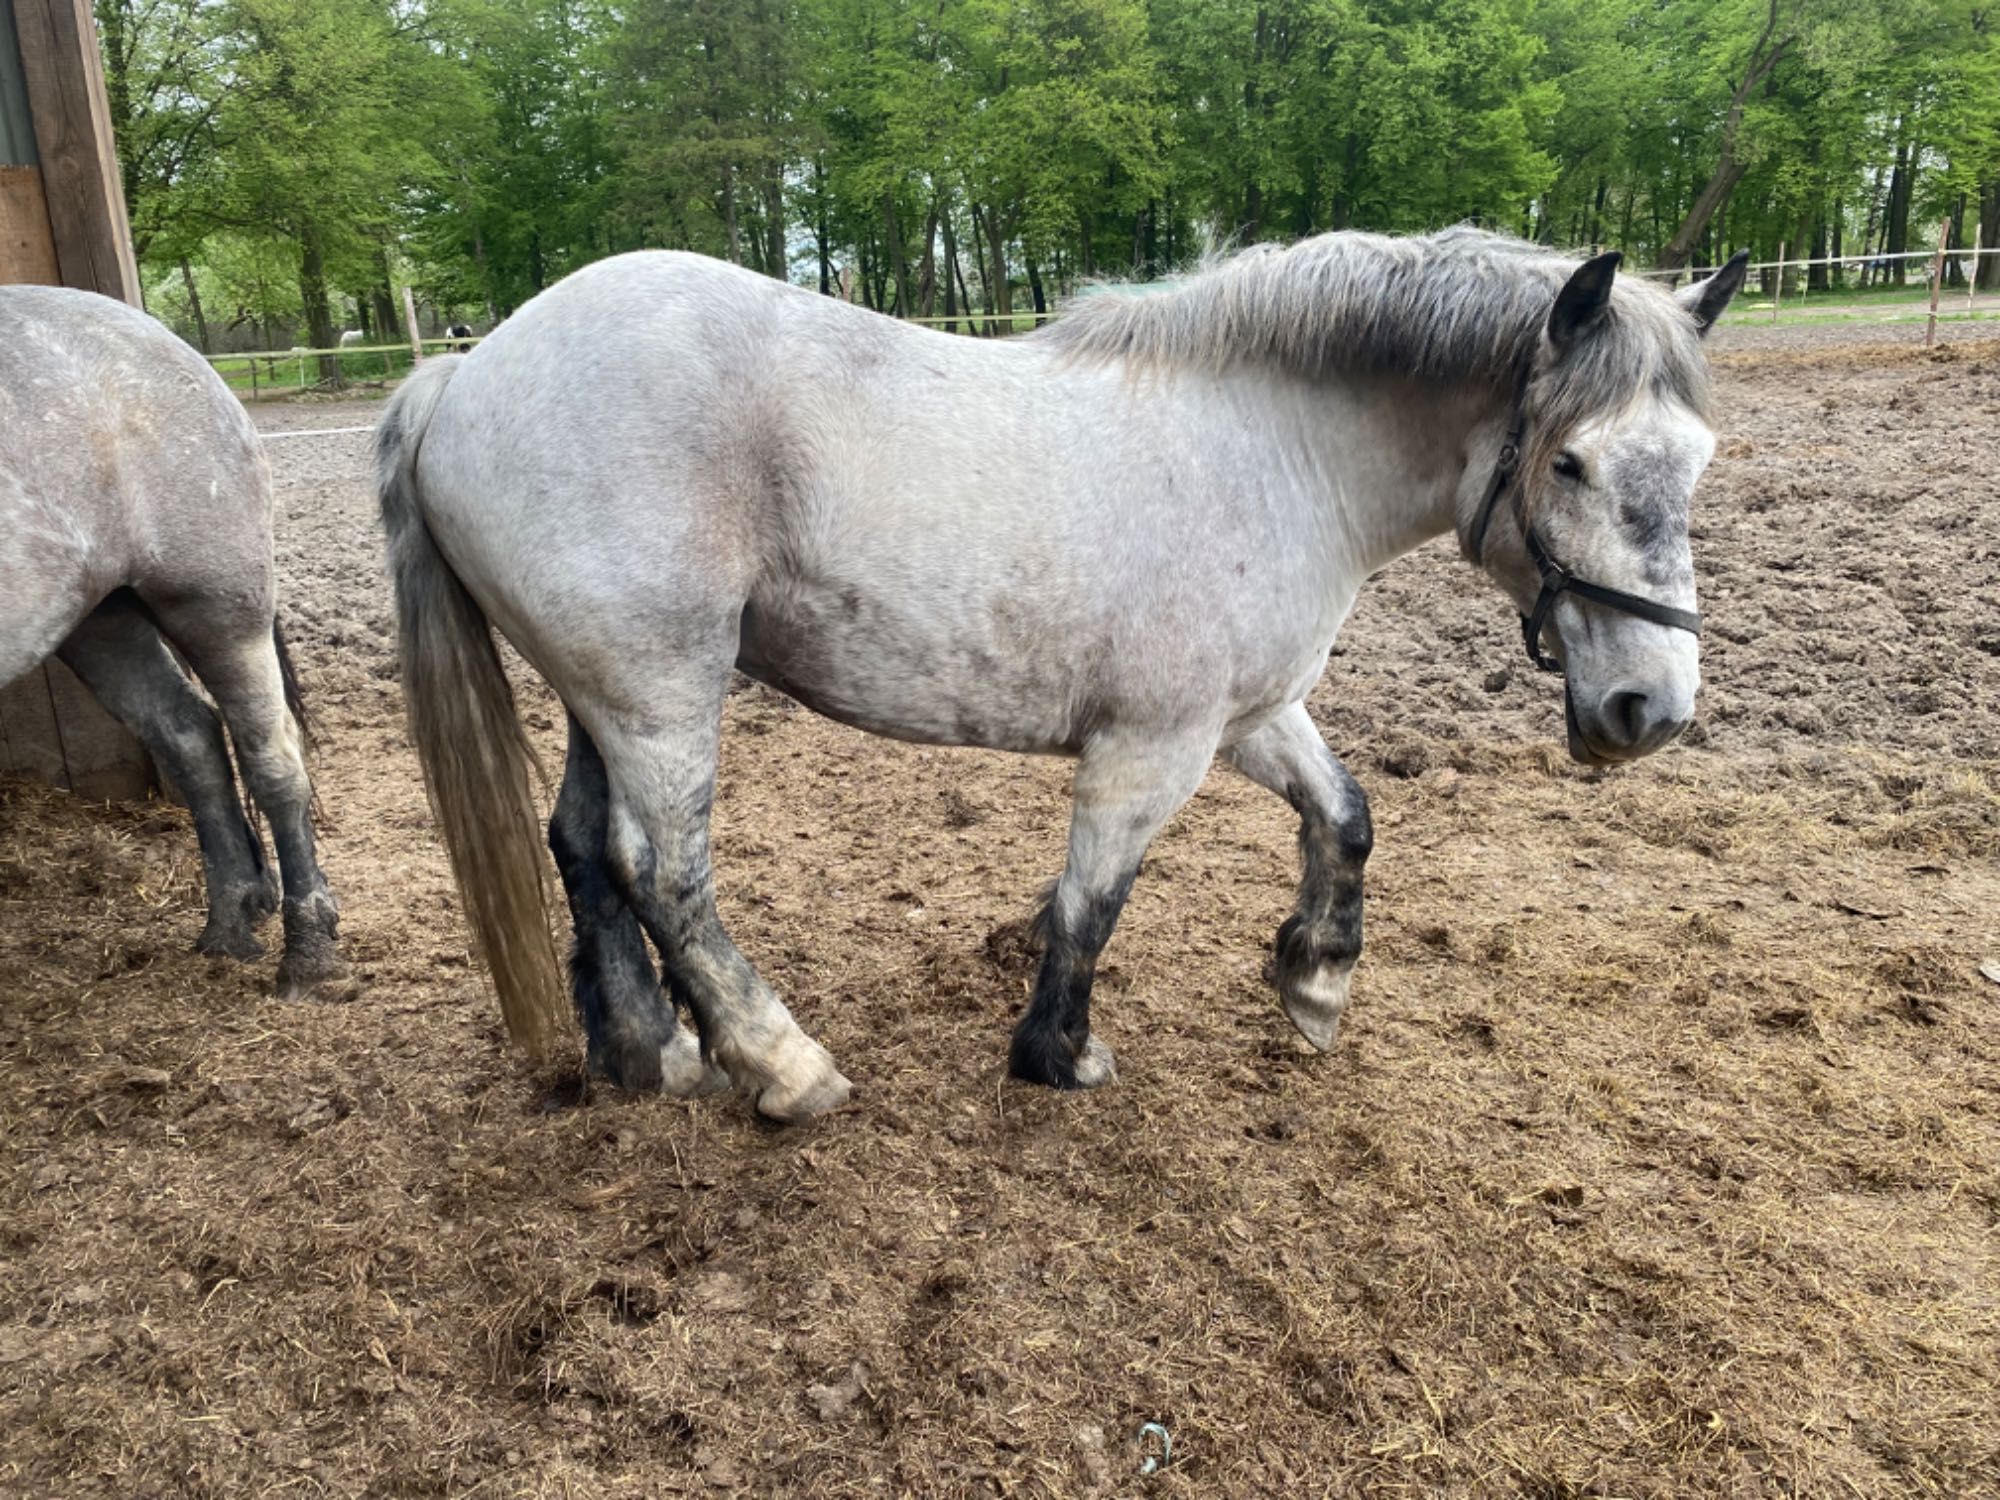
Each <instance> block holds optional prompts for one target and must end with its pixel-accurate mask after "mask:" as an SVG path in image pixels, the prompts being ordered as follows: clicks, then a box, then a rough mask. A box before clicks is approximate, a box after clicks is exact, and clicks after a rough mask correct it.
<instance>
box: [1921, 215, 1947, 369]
mask: <svg viewBox="0 0 2000 1500" xmlns="http://www.w3.org/2000/svg"><path fill="white" fill-rule="evenodd" d="M1950 240H1951V220H1949V219H1944V220H1941V221H1940V222H1939V224H1938V247H1937V257H1936V259H1934V260H1933V261H1932V262H1931V316H1930V321H1929V322H1927V323H1926V324H1925V325H1924V347H1925V348H1926V349H1928V348H1930V347H1931V345H1933V344H1935V343H1936V342H1937V310H1938V294H1939V293H1940V292H1942V291H1943V290H1944V251H1945V246H1946V245H1947V244H1948V243H1949V242H1950Z"/></svg>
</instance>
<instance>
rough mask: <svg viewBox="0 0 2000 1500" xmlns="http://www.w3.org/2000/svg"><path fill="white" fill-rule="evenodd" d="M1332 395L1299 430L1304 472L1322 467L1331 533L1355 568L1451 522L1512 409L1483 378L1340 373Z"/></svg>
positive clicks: (1372, 569)
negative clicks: (1429, 380)
mask: <svg viewBox="0 0 2000 1500" xmlns="http://www.w3.org/2000/svg"><path fill="white" fill-rule="evenodd" d="M1326 399H1327V402H1328V407H1329V419H1328V420H1324V421H1321V422H1318V423H1316V424H1310V425H1307V426H1306V427H1304V429H1303V431H1302V438H1303V441H1304V442H1305V443H1306V444H1307V445H1308V446H1309V448H1310V450H1311V451H1310V453H1309V455H1307V459H1306V464H1305V472H1309V473H1317V474H1320V475H1323V476H1324V482H1323V484H1322V486H1321V488H1322V494H1321V496H1320V497H1319V498H1320V504H1321V505H1323V506H1324V507H1325V515H1326V519H1327V525H1328V527H1329V532H1328V535H1329V538H1330V540H1331V541H1332V542H1333V543H1334V544H1335V545H1336V546H1337V547H1338V549H1339V552H1340V555H1341V557H1342V559H1343V560H1344V561H1345V562H1346V564H1347V566H1348V567H1349V568H1351V569H1352V570H1354V575H1355V576H1356V577H1357V578H1366V577H1368V576H1369V575H1371V574H1373V573H1376V572H1379V571H1380V570H1381V569H1383V568H1385V567H1387V566H1388V565H1389V564H1390V563H1392V562H1394V561H1395V560H1396V559H1397V558H1399V557H1401V556H1402V555H1403V554H1404V553H1406V552H1410V551H1413V550H1415V549H1416V548H1417V547H1420V546H1422V545H1423V544H1424V543H1425V542H1427V541H1429V540H1431V539H1432V538H1433V537H1438V536H1443V535H1444V534H1445V533H1447V532H1449V531H1451V530H1453V529H1454V528H1455V526H1456V525H1457V519H1458V515H1459V513H1460V508H1461V504H1462V497H1463V495H1464V494H1465V493H1466V492H1467V491H1468V489H1469V488H1473V487H1476V486H1477V484H1478V482H1479V481H1478V479H1477V476H1476V474H1475V471H1477V470H1480V469H1481V468H1482V466H1483V465H1485V464H1486V463H1488V462H1489V461H1490V459H1491V458H1492V457H1493V453H1492V452H1490V451H1489V450H1496V449H1497V439H1496V438H1494V434H1496V433H1497V432H1498V431H1499V430H1500V429H1501V428H1502V427H1504V425H1505V420H1506V415H1507V413H1508V411H1509V410H1511V405H1510V400H1509V398H1507V397H1505V396H1503V395H1502V394H1501V393H1500V392H1498V391H1495V390H1492V389H1489V388H1487V387H1486V385H1484V384H1483V383H1472V384H1467V385H1463V386H1456V387H1441V386H1433V385H1424V384H1420V383H1418V382H1415V381H1402V380H1385V379H1384V378H1382V377H1380V376H1357V377H1354V378H1353V379H1351V380H1345V381H1341V382H1338V383H1336V384H1334V385H1332V386H1331V387H1330V388H1329V390H1328V394H1327V398H1326Z"/></svg>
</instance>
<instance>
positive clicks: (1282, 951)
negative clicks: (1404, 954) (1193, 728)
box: [1223, 703, 1375, 1052]
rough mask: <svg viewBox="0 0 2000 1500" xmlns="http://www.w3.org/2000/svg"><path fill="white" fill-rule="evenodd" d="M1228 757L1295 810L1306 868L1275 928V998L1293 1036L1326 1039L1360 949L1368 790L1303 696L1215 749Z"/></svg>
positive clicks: (1371, 841)
mask: <svg viewBox="0 0 2000 1500" xmlns="http://www.w3.org/2000/svg"><path fill="white" fill-rule="evenodd" d="M1223 755H1224V757H1225V758H1226V759H1227V760H1228V761H1229V763H1230V764H1231V765H1233V766H1235V767H1236V769H1237V770H1239V771H1241V772H1242V773H1243V774H1244V775H1245V776H1248V777H1249V778H1250V779H1251V780H1252V781H1254V782H1256V783H1257V784H1258V785H1259V786H1267V787H1269V788H1270V789H1271V790H1272V791H1274V792H1276V793H1277V794H1278V795H1279V796H1281V797H1283V798H1284V799H1285V800H1286V801H1287V802H1289V803H1291V804H1292V806H1293V807H1294V808H1295V809H1297V811H1298V814H1299V847H1300V848H1301V850H1302V851H1303V852H1304V854H1305V875H1304V878H1303V879H1301V880H1300V882H1299V903H1298V906H1297V908H1296V909H1295V910H1294V911H1293V912H1292V915H1291V916H1290V917H1288V918H1286V919H1285V923H1284V925H1283V926H1282V927H1280V928H1279V929H1278V953H1277V958H1278V962H1277V970H1278V974H1277V978H1278V998H1279V1000H1280V1001H1281V1002H1282V1003H1283V1005H1284V1007H1285V1014H1286V1015H1287V1016H1288V1017H1290V1018H1291V1022H1292V1025H1294V1026H1296V1027H1297V1028H1298V1031H1299V1035H1301V1036H1303V1037H1304V1038H1305V1039H1306V1040H1307V1041H1309V1042H1311V1043H1312V1044H1313V1045H1314V1046H1315V1047H1317V1048H1319V1049H1320V1050H1321V1051H1322V1052H1324V1051H1326V1050H1327V1049H1328V1048H1330V1047H1332V1046H1333V1043H1334V1038H1335V1036H1336V1035H1337V1034H1338V1032H1339V1029H1340V1014H1341V1012H1342V1011H1343V1010H1345V1009H1346V1008H1347V986H1348V982H1349V980H1351V979H1352V978H1353V976H1354V961H1355V960H1356V959H1358V958H1359V957H1360V956H1361V872H1362V869H1363V867H1364V866H1366V864H1367V863H1368V854H1369V851H1370V850H1371V849H1373V848H1374V845H1375V835H1374V830H1373V828H1372V827H1371V826H1370V824H1369V821H1368V798H1367V796H1366V795H1365V794H1364V793H1363V792H1362V790H1361V787H1360V784H1359V783H1358V782H1356V781H1355V779H1354V778H1353V777H1352V776H1350V775H1348V774H1347V768H1346V767H1345V766H1343V765H1341V763H1340V762H1339V761H1338V760H1336V759H1334V755H1333V752H1332V751H1331V750H1329V749H1327V747H1326V741H1325V740H1323V739H1321V738H1320V733H1319V730H1318V729H1317V728H1316V727H1314V725H1313V721H1312V716H1311V715H1310V714H1308V713H1307V712H1306V707H1305V705H1304V704H1303V703H1294V704H1292V705H1291V706H1290V707H1288V708H1286V709H1285V710H1284V712H1282V713H1281V714H1279V715H1278V717H1277V718H1275V719H1273V720H1272V721H1271V722H1270V723H1268V724H1266V725H1265V726H1264V727H1263V728H1262V729H1259V730H1258V731H1257V732H1256V733H1254V734H1251V735H1249V736H1247V737H1245V738H1244V739H1241V740H1239V741H1237V742H1236V743H1235V744H1234V745H1231V746H1229V747H1228V748H1227V749H1226V750H1224V752H1223Z"/></svg>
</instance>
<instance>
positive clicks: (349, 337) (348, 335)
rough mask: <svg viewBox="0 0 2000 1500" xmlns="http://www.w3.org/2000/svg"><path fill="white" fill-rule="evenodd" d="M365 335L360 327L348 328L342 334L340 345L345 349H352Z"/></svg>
mask: <svg viewBox="0 0 2000 1500" xmlns="http://www.w3.org/2000/svg"><path fill="white" fill-rule="evenodd" d="M365 337H367V335H365V334H364V333H362V331H361V330H360V329H359V328H349V329H346V330H344V331H343V332H342V333H341V335H340V347H341V348H343V349H352V348H354V347H355V345H357V344H359V343H360V342H361V340H362V339H363V338H365Z"/></svg>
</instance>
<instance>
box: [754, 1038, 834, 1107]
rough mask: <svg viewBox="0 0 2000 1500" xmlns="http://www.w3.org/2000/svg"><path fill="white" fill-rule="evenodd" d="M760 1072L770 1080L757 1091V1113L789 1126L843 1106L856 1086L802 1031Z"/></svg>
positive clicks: (785, 1041)
mask: <svg viewBox="0 0 2000 1500" xmlns="http://www.w3.org/2000/svg"><path fill="white" fill-rule="evenodd" d="M757 1071H758V1072H760V1073H761V1074H763V1076H764V1079H765V1080H766V1081H765V1082H764V1083H763V1086H762V1087H761V1088H759V1089H758V1090H757V1113H758V1114H760V1115H764V1116H766V1117H767V1118H769V1119H773V1120H779V1121H782V1122H783V1123H785V1124H787V1125H796V1124H798V1123H799V1122H801V1121H803V1120H810V1119H812V1118H814V1117H815V1116H818V1115H823V1114H825V1113H827V1111H829V1110H834V1109H839V1108H840V1106H841V1105H843V1104H845V1103H846V1102H847V1096H848V1095H849V1094H850V1093H852V1092H853V1089H854V1085H853V1084H851V1083H849V1082H848V1081H847V1080H846V1079H845V1078H843V1077H842V1076H841V1072H840V1069H838V1068H836V1067H835V1066H834V1065H833V1058H832V1056H831V1055H829V1054H828V1052H827V1050H826V1048H824V1047H822V1046H821V1045H820V1044H819V1043H818V1042H816V1041H814V1040H813V1039H812V1038H811V1037H809V1036H807V1035H806V1034H805V1033H804V1032H802V1031H800V1032H794V1033H793V1034H792V1035H791V1036H789V1037H787V1038H786V1039H785V1040H784V1041H783V1042H781V1043H780V1044H779V1046H778V1047H777V1049H776V1053H775V1055H774V1056H773V1057H772V1058H771V1059H770V1060H769V1062H768V1063H767V1064H766V1065H765V1066H763V1067H760V1068H759V1069H758V1070H757Z"/></svg>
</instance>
